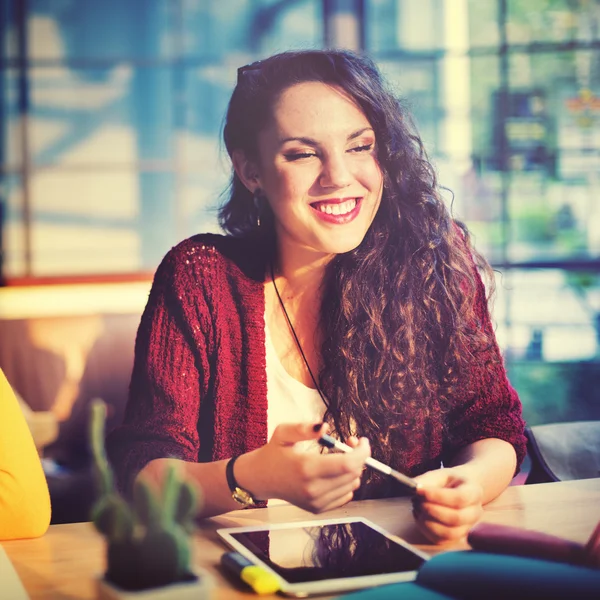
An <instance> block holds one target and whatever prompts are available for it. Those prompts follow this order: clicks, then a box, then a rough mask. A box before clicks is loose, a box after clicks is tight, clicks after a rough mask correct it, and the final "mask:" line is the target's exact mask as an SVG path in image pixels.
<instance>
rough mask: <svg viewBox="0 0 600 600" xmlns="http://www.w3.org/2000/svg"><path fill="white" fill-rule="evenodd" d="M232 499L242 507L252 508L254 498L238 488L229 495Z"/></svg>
mask: <svg viewBox="0 0 600 600" xmlns="http://www.w3.org/2000/svg"><path fill="white" fill-rule="evenodd" d="M231 496H232V497H233V499H234V500H235V501H236V502H239V503H240V504H243V505H244V506H254V498H253V497H252V496H251V495H250V494H249V493H248V492H247V491H246V490H243V489H242V488H240V487H236V488H235V490H233V493H232V494H231Z"/></svg>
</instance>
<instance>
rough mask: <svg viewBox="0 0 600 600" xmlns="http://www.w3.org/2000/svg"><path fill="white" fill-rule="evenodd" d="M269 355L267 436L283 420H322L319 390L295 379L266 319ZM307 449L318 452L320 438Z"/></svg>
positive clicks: (266, 340) (271, 433)
mask: <svg viewBox="0 0 600 600" xmlns="http://www.w3.org/2000/svg"><path fill="white" fill-rule="evenodd" d="M265 344H266V358H267V403H268V408H267V435H268V439H271V436H272V435H273V432H274V431H275V428H276V427H277V425H281V424H282V423H312V424H314V423H320V422H321V421H322V420H323V415H324V414H325V404H324V403H323V400H322V398H321V396H320V395H319V392H318V391H317V390H314V389H312V388H309V387H308V386H306V385H304V384H303V383H301V382H300V381H298V380H296V379H294V378H293V377H292V376H291V375H290V374H289V373H288V372H287V371H286V370H285V368H284V366H283V365H282V364H281V361H280V360H279V357H278V356H277V352H276V351H275V347H274V346H273V342H272V340H271V335H270V333H269V329H268V326H267V319H266V318H265ZM301 444H302V445H303V446H304V448H305V449H306V450H309V451H311V452H312V451H315V452H318V451H319V449H320V446H319V445H318V444H317V442H316V441H307V442H301Z"/></svg>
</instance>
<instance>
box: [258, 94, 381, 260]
mask: <svg viewBox="0 0 600 600" xmlns="http://www.w3.org/2000/svg"><path fill="white" fill-rule="evenodd" d="M375 144H376V140H375V132H374V131H373V129H372V128H371V125H370V123H369V121H368V120H367V118H366V116H365V115H364V113H363V112H362V111H361V110H360V108H358V106H357V105H356V104H355V103H354V101H353V100H352V99H351V98H350V97H349V96H347V95H346V94H345V93H344V92H343V91H342V90H341V89H339V88H335V87H332V86H328V85H325V84H323V83H319V82H305V83H299V84H296V85H294V86H292V87H290V88H288V89H286V90H285V91H284V92H283V93H282V94H281V96H280V97H279V99H278V101H277V103H276V104H275V106H274V111H273V118H272V120H271V122H270V123H269V124H268V125H267V127H265V129H263V130H262V131H261V133H260V134H259V137H258V153H259V159H258V165H256V166H257V174H258V177H257V179H256V181H257V183H258V186H259V187H260V188H261V190H262V191H263V192H264V194H265V196H266V198H267V200H268V202H269V204H270V206H271V208H272V210H273V213H274V215H275V227H276V233H277V239H278V243H279V247H280V249H281V250H282V251H284V252H290V251H292V252H294V253H295V254H296V255H297V253H298V252H299V251H304V252H308V253H311V254H313V253H317V254H320V255H332V254H340V253H343V252H348V251H350V250H353V249H354V248H356V247H357V246H358V245H359V244H360V243H361V242H362V240H363V238H364V236H365V234H366V232H367V230H368V229H369V227H370V225H371V223H372V222H373V219H374V217H375V214H376V213H377V209H378V208H379V203H380V202H381V194H382V188H383V177H382V172H381V169H380V167H379V164H378V162H377V159H376V148H375Z"/></svg>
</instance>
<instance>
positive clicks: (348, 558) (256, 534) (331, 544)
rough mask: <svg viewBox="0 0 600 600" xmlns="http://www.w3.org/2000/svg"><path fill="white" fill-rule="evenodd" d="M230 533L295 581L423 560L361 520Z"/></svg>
mask: <svg viewBox="0 0 600 600" xmlns="http://www.w3.org/2000/svg"><path fill="white" fill-rule="evenodd" d="M229 535H230V536H231V537H232V538H233V539H234V540H236V541H237V542H238V543H239V544H240V545H241V546H243V547H244V548H246V549H247V550H248V551H249V552H251V553H252V554H254V555H255V556H256V557H257V558H258V559H259V560H260V561H262V562H263V563H265V564H266V565H268V566H269V567H270V568H271V569H273V571H275V572H276V573H277V574H278V575H279V576H280V577H282V578H283V579H285V580H286V581H287V582H289V583H291V584H295V583H303V582H307V581H318V580H325V579H327V580H331V579H347V578H356V577H363V576H373V575H381V574H388V573H405V572H409V571H416V570H417V569H418V568H419V567H420V566H421V564H423V562H424V561H425V558H423V556H421V555H419V554H416V553H415V552H414V551H413V550H411V549H410V547H408V546H407V547H405V546H403V545H401V544H400V543H398V542H397V541H395V540H393V539H391V538H389V537H387V536H386V535H384V533H382V532H380V531H378V530H377V529H374V528H373V527H371V526H370V524H368V523H367V522H363V521H352V522H343V523H328V524H311V525H309V526H302V527H294V526H291V525H289V526H286V527H285V528H282V529H277V528H275V529H270V530H262V531H243V532H239V531H238V532H231V533H230V534H229Z"/></svg>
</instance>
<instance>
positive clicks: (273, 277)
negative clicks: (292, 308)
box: [269, 261, 329, 406]
mask: <svg viewBox="0 0 600 600" xmlns="http://www.w3.org/2000/svg"><path fill="white" fill-rule="evenodd" d="M269 266H270V268H271V281H272V282H273V287H274V288H275V293H276V294H277V298H278V300H279V304H280V305H281V309H282V310H283V314H284V315H285V320H286V321H287V323H288V325H289V326H290V330H291V332H292V335H293V336H294V340H296V345H297V346H298V350H300V354H301V355H302V360H303V361H304V364H305V365H306V368H307V369H308V372H309V374H310V378H311V379H312V380H313V383H314V384H315V388H316V389H317V392H319V396H321V400H323V404H324V405H325V406H329V402H327V400H326V399H325V396H324V394H323V392H322V391H321V388H320V387H319V384H318V383H317V379H316V378H315V376H314V375H313V372H312V369H311V368H310V365H309V364H308V360H306V356H305V354H304V350H302V345H301V344H300V340H299V339H298V336H297V335H296V330H295V329H294V326H293V325H292V320H291V319H290V316H289V315H288V312H287V310H286V309H285V304H284V303H283V299H282V297H281V295H280V294H279V290H278V289H277V284H276V283H275V273H274V272H273V261H271V263H270V265H269Z"/></svg>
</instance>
